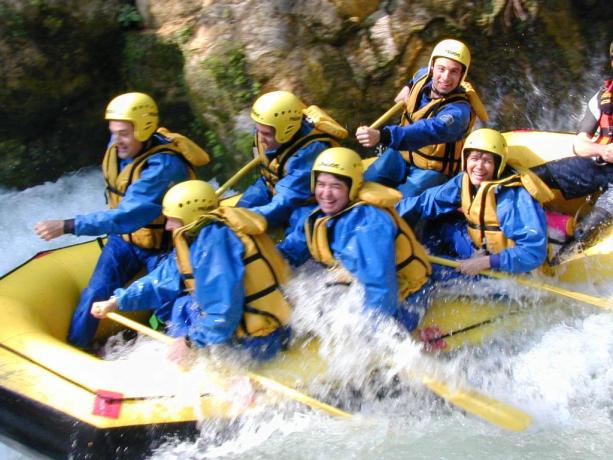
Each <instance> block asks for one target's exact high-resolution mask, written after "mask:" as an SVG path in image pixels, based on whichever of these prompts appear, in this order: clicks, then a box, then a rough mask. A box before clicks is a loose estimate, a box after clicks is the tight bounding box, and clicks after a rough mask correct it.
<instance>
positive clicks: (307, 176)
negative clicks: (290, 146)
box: [251, 141, 329, 228]
mask: <svg viewBox="0 0 613 460" xmlns="http://www.w3.org/2000/svg"><path fill="white" fill-rule="evenodd" d="M328 147H329V144H328V143H326V142H319V141H318V142H312V143H310V144H309V145H307V146H305V147H303V148H301V149H300V150H298V151H297V152H296V153H294V154H293V155H292V156H291V157H290V158H289V160H288V161H287V163H286V165H285V170H286V172H287V173H286V175H285V176H283V178H282V179H281V180H279V181H278V182H277V183H276V185H275V191H276V193H275V194H274V195H273V196H272V199H271V200H270V202H269V203H268V204H266V205H263V206H258V207H254V208H251V210H252V211H254V212H257V213H258V214H260V215H262V216H263V217H265V218H266V221H267V222H268V226H269V228H274V227H278V226H282V225H283V224H285V222H287V221H288V219H289V217H290V215H291V213H292V210H294V209H295V208H297V207H298V206H301V205H304V204H305V202H306V201H307V200H308V199H309V198H310V197H311V169H312V168H313V163H315V159H316V158H317V156H318V155H319V154H320V153H321V152H323V151H324V150H325V149H327V148H328Z"/></svg>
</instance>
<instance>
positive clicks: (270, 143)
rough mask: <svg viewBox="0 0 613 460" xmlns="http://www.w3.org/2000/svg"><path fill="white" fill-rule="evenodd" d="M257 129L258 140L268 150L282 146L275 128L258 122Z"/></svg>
mask: <svg viewBox="0 0 613 460" xmlns="http://www.w3.org/2000/svg"><path fill="white" fill-rule="evenodd" d="M255 130H256V132H257V135H258V141H259V142H260V143H261V144H262V145H263V146H264V148H265V149H266V150H275V149H278V148H279V147H281V144H279V143H278V142H277V140H276V139H275V128H273V127H272V126H268V125H262V124H260V123H256V124H255Z"/></svg>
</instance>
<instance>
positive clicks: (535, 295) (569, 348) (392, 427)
mask: <svg viewBox="0 0 613 460" xmlns="http://www.w3.org/2000/svg"><path fill="white" fill-rule="evenodd" d="M102 188H103V184H102V179H101V177H100V174H99V173H98V172H97V171H82V172H79V173H77V174H74V175H70V176H66V177H64V178H62V179H60V180H59V181H58V182H56V183H47V184H44V185H41V186H38V187H33V188H31V189H28V190H25V191H23V192H16V191H11V190H2V191H0V197H1V198H2V200H0V206H1V208H2V209H1V210H2V213H3V215H5V216H10V217H11V218H7V219H3V222H2V223H0V225H2V234H3V235H6V236H10V238H4V240H3V241H2V242H0V244H1V245H3V246H2V247H1V248H0V249H1V250H2V253H3V254H5V257H4V258H3V260H2V262H0V263H1V264H2V271H3V272H5V271H8V270H10V269H11V268H12V267H14V266H16V265H18V264H20V263H22V262H23V261H24V260H26V259H28V258H29V257H31V256H32V255H34V254H35V253H36V252H38V251H40V250H43V249H47V248H49V247H55V246H62V245H65V244H69V243H71V242H73V241H74V240H75V238H74V237H62V238H61V239H58V240H56V241H54V242H51V243H46V242H42V241H41V240H39V239H38V238H37V237H36V236H35V235H34V233H33V231H32V227H33V225H34V223H35V222H36V221H38V220H41V219H44V218H65V217H71V216H73V215H74V214H76V213H80V212H88V211H91V210H96V209H101V208H103V207H104V200H103V199H102ZM328 276H330V275H329V273H326V272H325V271H322V270H320V269H319V268H318V267H315V266H314V265H308V266H307V267H305V268H304V269H302V270H300V271H299V272H298V273H297V276H296V278H294V280H293V281H292V282H291V284H290V286H289V287H288V294H289V295H290V297H291V299H292V301H293V302H294V303H295V305H296V314H295V316H294V318H293V323H292V326H293V327H294V329H295V330H296V332H297V333H298V334H299V335H303V336H305V335H308V334H315V335H317V336H318V337H319V339H320V342H321V350H320V353H321V355H322V356H323V357H324V358H325V359H326V360H327V361H328V363H329V370H328V374H327V375H326V378H329V379H331V380H334V381H337V382H340V383H341V390H339V389H338V388H334V387H331V386H329V385H328V386H326V385H325V384H324V383H323V380H321V381H319V382H318V383H316V384H313V385H312V386H309V387H308V388H305V389H304V391H305V392H307V393H310V394H313V395H314V396H316V397H318V398H321V399H325V400H328V401H330V402H333V403H334V404H341V403H343V404H345V405H346V406H345V408H346V409H347V410H351V411H352V412H355V413H356V416H355V417H353V418H352V419H350V420H340V419H334V418H331V417H329V416H327V415H325V414H322V413H319V412H316V411H313V410H310V409H308V408H306V407H305V406H301V405H299V404H297V403H294V402H291V401H283V400H279V398H276V399H277V402H278V403H279V404H274V405H271V404H265V405H263V406H261V407H259V406H256V408H255V409H253V410H250V411H248V413H247V414H246V415H244V416H241V417H240V418H237V419H236V420H234V421H231V422H218V421H202V423H201V435H200V437H199V438H198V439H197V440H196V441H193V440H190V441H186V440H182V439H173V440H168V442H166V443H165V444H164V445H162V446H160V447H159V448H158V449H157V450H156V452H155V453H154V454H153V458H156V459H167V458H168V459H172V458H177V459H178V458H182V459H184V458H193V459H197V458H229V459H231V458H241V459H244V458H270V457H271V456H272V457H275V456H278V457H281V458H288V457H291V458H296V459H319V458H321V459H328V458H334V457H338V458H359V459H379V458H386V459H387V458H391V459H393V458H399V459H400V458H407V457H410V458H415V459H420V458H424V459H425V458H447V459H464V458H488V459H489V458H509V459H520V458H521V459H524V458H535V459H536V458H538V459H542V458H545V459H547V458H608V456H609V455H608V452H609V451H610V450H611V449H613V440H612V438H611V436H610V433H611V428H613V421H612V419H613V403H612V402H611V401H612V400H613V398H612V396H613V394H612V393H613V370H612V369H613V334H612V333H611V331H612V330H613V314H611V313H609V312H604V311H602V310H599V309H597V308H596V307H593V308H591V307H586V306H580V305H573V304H569V303H568V302H567V300H562V299H561V298H560V299H555V298H553V299H555V300H554V302H553V303H552V297H548V296H545V295H544V294H542V293H539V292H536V291H534V290H527V289H526V288H522V287H520V286H517V285H516V284H514V283H510V282H509V281H492V280H485V281H483V282H480V283H479V284H473V285H472V286H470V287H458V286H449V287H447V288H446V289H445V290H443V291H441V294H443V293H444V294H453V293H454V292H456V293H457V292H465V291H467V290H477V291H479V292H482V293H484V292H500V291H504V292H505V293H506V294H507V295H509V296H510V297H512V298H514V299H523V300H522V302H523V306H524V307H525V308H526V309H531V310H532V311H533V313H532V315H531V317H530V322H529V323H528V324H527V325H526V326H525V327H524V328H523V329H521V330H520V331H519V332H517V333H513V334H507V335H501V336H500V338H498V339H497V340H495V341H494V342H492V343H489V344H487V345H484V346H482V347H476V348H472V349H466V350H461V351H459V352H455V353H453V354H451V355H445V356H441V357H440V358H437V359H434V358H433V357H428V356H425V355H424V354H423V353H422V351H421V347H420V346H419V345H418V344H416V343H414V342H413V341H411V340H410V339H409V338H408V337H407V335H406V334H405V333H403V332H402V331H401V330H398V329H397V328H396V327H395V325H394V324H392V323H385V322H380V323H378V325H377V328H376V329H374V328H373V321H372V320H373V318H368V317H367V316H365V315H364V314H362V313H361V309H360V308H359V305H360V304H361V298H362V295H363V294H362V292H361V289H360V288H359V287H357V286H351V287H350V288H339V289H335V290H325V289H320V287H321V286H323V285H324V284H325V282H326V279H327V278H326V277H328ZM41 281H43V280H41ZM584 288H585V291H586V292H589V291H590V289H591V288H590V286H584ZM577 289H580V287H577ZM526 294H529V295H530V297H529V300H526ZM546 307H547V308H546ZM107 353H108V354H107V359H122V360H126V361H127V362H128V363H129V366H128V367H132V368H134V369H138V366H144V367H145V368H147V369H151V366H157V367H159V369H160V372H158V375H157V376H156V379H159V381H156V382H154V383H155V385H167V386H168V388H169V389H176V388H179V389H180V392H181V394H183V395H184V397H185V398H190V397H194V398H196V393H195V392H194V390H193V389H194V388H200V386H201V385H203V384H207V385H210V386H209V387H208V388H209V390H211V391H218V392H219V393H218V394H220V395H222V394H223V392H224V391H226V392H227V391H228V390H227V388H221V387H220V388H219V389H217V388H215V387H214V384H215V383H214V382H210V383H208V382H204V383H203V380H204V377H203V376H204V375H206V373H205V372H204V371H202V369H201V368H198V367H197V366H196V367H195V368H194V369H196V370H195V372H193V373H192V372H189V373H186V374H180V373H177V372H176V369H175V371H173V370H172V369H171V366H170V365H169V364H167V363H165V360H164V354H165V351H164V349H163V347H161V346H160V344H157V343H155V342H153V341H151V340H145V339H138V340H136V341H133V340H125V339H123V338H122V337H117V338H116V340H115V341H114V342H111V343H109V344H108V348H107ZM224 353H225V352H223V351H219V354H218V352H214V353H213V357H214V358H215V357H218V358H219V359H220V360H221V359H227V358H228V357H230V358H231V359H234V358H235V357H233V356H232V355H227V354H224ZM202 361H203V362H204V360H202ZM382 361H385V364H386V365H387V368H386V370H384V371H379V372H378V373H375V374H373V372H372V371H373V370H374V369H377V368H380V367H381V364H382ZM197 363H200V361H197ZM198 365H200V364H198ZM405 367H409V368H411V369H414V370H415V371H416V372H422V373H428V374H431V375H434V376H436V377H437V378H439V379H441V380H444V381H446V382H448V383H450V384H452V385H459V386H462V385H470V386H472V387H474V388H477V389H478V390H479V391H481V392H482V393H484V394H487V395H489V396H492V397H494V398H497V399H500V400H501V401H504V402H507V403H509V404H512V405H514V406H515V407H517V408H519V409H522V410H524V411H526V412H528V413H529V414H530V415H532V417H533V418H534V421H535V422H534V424H533V426H532V427H530V428H529V429H528V430H527V431H525V432H522V433H512V432H507V431H503V430H501V429H499V428H497V427H494V426H491V425H489V424H487V423H485V422H483V421H481V420H480V419H478V418H476V417H474V416H466V415H464V414H462V413H461V411H459V410H457V409H456V408H454V407H452V406H450V405H448V404H446V403H444V402H443V401H441V400H440V399H439V398H437V397H435V396H434V395H433V394H432V393H430V392H429V391H427V390H426V389H424V388H423V386H422V385H420V384H419V383H417V382H414V381H411V380H408V379H401V380H400V381H398V380H397V379H395V375H396V374H397V373H398V372H397V371H398V370H399V369H401V368H405ZM181 376H182V377H181ZM194 382H198V385H195V384H194ZM173 386H174V387H173ZM236 388H238V389H239V390H238V393H236V392H234V393H232V392H230V393H229V394H227V395H226V397H228V398H230V399H232V398H240V397H241V396H240V395H241V391H243V390H244V388H243V390H241V389H240V388H241V386H240V385H238V386H237V387H234V390H236ZM234 390H233V391H234ZM169 391H170V390H169ZM237 394H238V395H239V396H237ZM358 396H359V397H358ZM220 397H221V396H220ZM258 397H260V398H262V399H263V400H264V399H268V396H266V395H260V396H258ZM194 400H195V399H194ZM0 453H2V456H3V458H22V457H20V456H19V455H20V454H18V453H15V452H14V451H13V450H12V449H10V448H9V447H8V446H3V447H1V448H0Z"/></svg>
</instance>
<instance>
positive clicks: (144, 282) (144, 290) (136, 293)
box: [113, 251, 183, 311]
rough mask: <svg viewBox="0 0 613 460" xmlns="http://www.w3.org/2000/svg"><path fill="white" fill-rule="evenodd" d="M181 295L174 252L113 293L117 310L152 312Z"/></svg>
mask: <svg viewBox="0 0 613 460" xmlns="http://www.w3.org/2000/svg"><path fill="white" fill-rule="evenodd" d="M182 294H183V289H182V286H181V277H180V275H179V270H178V268H177V262H176V257H175V253H174V251H173V252H172V253H171V254H170V255H169V256H168V257H166V258H165V259H164V261H163V262H162V263H160V264H159V265H158V266H157V267H156V268H154V269H153V270H152V271H151V272H149V273H148V274H146V275H145V276H143V277H142V278H139V279H137V280H136V281H134V282H133V283H132V284H130V286H128V287H127V288H126V289H123V288H120V289H116V290H115V292H114V293H113V295H114V296H116V297H117V298H118V300H119V309H120V310H123V311H129V310H149V309H151V310H154V309H156V308H158V307H160V306H162V305H165V304H166V303H168V302H174V300H175V299H176V298H177V297H179V296H180V295H182Z"/></svg>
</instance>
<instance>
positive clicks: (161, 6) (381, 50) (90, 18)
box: [0, 0, 612, 186]
mask: <svg viewBox="0 0 613 460" xmlns="http://www.w3.org/2000/svg"><path fill="white" fill-rule="evenodd" d="M607 5H608V3H607V2H606V1H604V0H574V1H573V0H524V1H521V0H482V1H466V0H430V1H426V0H388V1H373V0H370V1H369V0H271V1H262V0H259V1H256V0H216V1H213V0H136V1H135V3H134V5H133V6H132V5H130V4H129V3H128V2H121V1H118V0H117V1H115V0H110V1H108V0H107V1H103V0H88V1H80V2H79V1H68V0H65V1H60V0H55V1H51V0H36V1H32V0H29V1H26V0H22V1H19V0H11V1H6V0H5V1H4V2H3V3H2V6H0V19H7V18H8V19H10V21H8V23H9V27H8V28H3V29H4V30H2V32H3V34H2V37H0V56H1V57H2V60H3V62H10V65H9V66H8V67H9V71H8V72H6V73H5V74H4V75H2V76H1V77H0V78H2V79H4V81H2V82H0V83H2V85H1V86H2V88H0V115H2V116H3V118H4V117H8V118H9V119H10V122H9V123H7V124H6V125H4V126H3V127H2V128H0V154H2V155H3V156H4V155H5V153H6V152H7V151H19V152H20V153H19V154H18V155H14V157H16V158H17V159H19V158H23V156H24V155H26V156H27V155H28V154H29V153H31V154H32V155H33V156H32V158H35V159H36V161H35V163H36V162H37V161H38V162H39V163H40V162H42V160H41V159H40V158H42V157H48V158H49V160H45V161H46V162H42V163H44V164H46V165H48V164H53V165H57V164H58V163H61V167H57V168H56V169H55V170H54V171H55V174H56V175H57V174H60V173H61V171H62V170H67V169H75V168H76V167H79V166H82V165H84V164H91V163H96V162H97V161H99V158H100V154H101V148H100V146H101V145H104V139H103V138H104V137H105V134H104V128H105V127H104V123H100V118H101V113H102V112H103V109H104V105H105V103H106V102H107V100H108V98H109V97H110V96H112V95H114V94H117V93H119V92H121V91H125V90H140V91H146V92H150V93H151V94H152V95H153V96H154V97H156V99H157V100H158V101H159V103H160V107H161V113H162V116H163V119H164V122H165V124H167V125H168V127H169V128H171V129H176V130H179V131H181V132H184V133H187V134H188V135H190V136H192V137H194V138H195V139H196V140H198V141H199V142H201V143H202V144H204V146H205V147H206V148H207V149H208V150H209V151H210V152H211V153H213V155H214V157H215V159H216V161H215V162H214V164H213V166H212V167H210V168H209V169H208V170H205V171H204V172H203V175H204V176H205V177H211V176H213V175H218V176H227V175H228V174H229V173H230V172H231V171H233V170H235V169H236V167H237V166H238V165H239V164H241V163H242V162H244V161H245V159H246V158H247V156H248V155H249V153H248V152H249V144H250V137H251V134H250V133H251V129H252V123H251V121H250V119H249V107H250V105H251V103H252V102H253V100H254V99H255V98H256V97H257V95H259V94H261V93H262V92H265V91H269V90H274V89H288V90H292V91H294V92H296V93H297V94H299V95H300V96H301V97H302V98H303V99H304V100H305V102H307V103H310V104H317V105H320V106H321V107H323V108H325V109H326V110H328V111H329V112H330V113H331V114H333V115H334V116H335V117H336V118H337V119H338V120H339V121H340V122H341V123H343V124H345V125H346V126H347V128H348V129H349V130H350V131H353V130H354V129H355V127H356V126H358V125H359V124H362V123H369V122H372V121H373V120H375V119H376V118H377V117H378V116H379V115H380V114H381V113H382V112H383V111H384V110H385V109H386V108H387V107H388V106H389V105H391V101H392V99H393V96H394V95H395V94H396V92H397V91H398V90H399V88H400V87H401V86H402V84H403V82H404V81H405V80H406V79H407V78H409V77H410V76H411V75H412V74H413V72H415V70H417V69H418V68H419V67H420V66H423V65H425V64H426V63H427V61H428V58H429V55H430V52H431V49H432V47H433V46H434V45H435V44H436V42H437V41H439V40H440V39H441V38H445V37H450V36H453V37H457V38H460V39H463V40H465V41H466V42H467V43H469V44H470V46H471V50H472V54H473V65H472V66H471V69H470V72H469V79H470V80H471V81H472V82H473V83H475V85H476V86H477V88H478V89H479V90H480V91H481V93H482V96H483V99H484V100H485V103H486V105H487V106H488V109H489V110H490V112H491V115H492V118H491V121H490V123H489V126H492V127H497V128H501V129H512V128H518V127H532V128H542V129H545V128H554V129H566V130H573V129H574V125H573V126H567V125H568V124H569V123H568V121H567V120H568V113H574V112H577V113H578V114H579V112H580V111H581V110H582V107H581V104H582V103H583V102H584V99H585V95H586V94H587V93H586V90H585V89H584V86H586V87H588V88H590V89H589V91H591V88H594V87H595V86H594V85H595V84H596V78H595V77H588V78H587V79H586V76H585V75H586V72H585V69H587V68H590V67H596V71H595V72H594V73H595V74H596V75H598V78H600V75H601V74H602V70H604V69H605V68H606V67H605V65H606V55H605V53H606V46H607V45H608V41H610V40H611V38H612V37H611V36H610V33H611V31H610V23H611V22H610V21H611V9H610V8H609V7H608V6H607ZM15 37H16V38H17V40H18V43H19V46H17V45H15V44H14V40H15ZM50 42H53V43H54V45H53V46H51V43H50ZM58 44H60V45H61V46H59V48H60V51H58V49H57V48H58ZM47 45H49V46H47ZM20 50H21V51H20ZM34 76H35V77H34ZM7 88H8V89H7ZM589 91H588V92H589ZM557 113H559V114H560V115H565V116H566V118H565V119H563V118H562V117H561V116H560V117H558V118H556V116H555V114H557ZM551 114H554V115H553V116H552V115H551ZM68 119H70V120H68ZM564 120H566V121H564ZM33 122H34V123H35V126H38V127H44V130H43V131H45V136H41V137H39V138H37V135H38V133H37V131H36V129H34V130H28V129H25V128H24V127H32V123H33ZM564 123H566V125H564ZM94 126H96V127H97V128H94ZM84 130H85V132H88V133H100V134H97V137H92V136H91V135H90V136H89V137H88V139H86V140H85V142H81V141H80V140H79V139H78V137H79V136H78V133H79V132H81V131H84ZM58 131H60V132H62V133H63V136H62V137H61V138H60V139H56V137H57V136H55V137H54V134H53V133H54V132H58ZM68 132H70V133H77V134H76V136H75V137H72V136H73V134H70V136H71V137H70V141H72V144H71V143H70V142H66V140H65V137H64V136H66V133H68ZM79 142H80V143H79ZM75 143H76V144H79V149H78V151H81V148H82V151H83V152H87V153H84V154H83V155H76V156H77V157H78V158H77V159H74V158H71V157H70V156H69V157H68V158H71V161H58V160H57V158H60V157H62V155H64V156H65V154H66V152H67V151H68V152H70V153H71V155H72V156H73V157H74V156H75V154H74V152H75V149H74V146H75V145H76V144H75ZM349 143H350V144H351V141H349ZM7 145H8V146H9V147H11V146H14V148H6V146H7ZM71 145H72V146H73V148H70V146H71ZM37 146H39V148H37ZM3 147H4V148H3ZM42 152H47V153H48V155H42ZM77 160H78V161H77ZM22 163H23V161H22ZM37 164H38V163H37ZM71 166H72V167H71ZM20 167H21V166H20V164H19V162H18V161H17V162H16V163H15V165H14V168H13V169H12V170H8V171H7V170H6V167H5V170H4V172H3V170H2V169H0V183H3V184H8V185H17V186H25V185H28V184H30V183H33V182H35V181H37V180H40V178H38V179H37V178H34V177H29V178H28V179H27V180H26V181H19V180H18V179H16V177H17V176H19V175H18V174H17V171H18V170H19V168H20ZM53 174H54V173H53V172H50V173H48V176H49V177H47V178H52V176H53Z"/></svg>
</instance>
